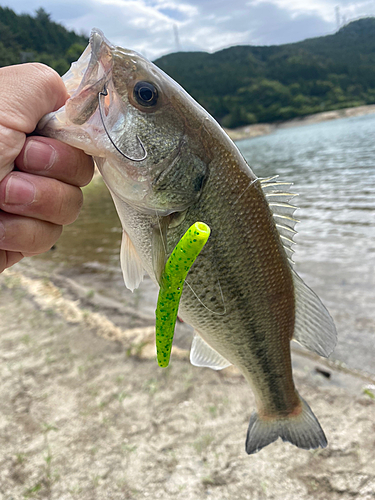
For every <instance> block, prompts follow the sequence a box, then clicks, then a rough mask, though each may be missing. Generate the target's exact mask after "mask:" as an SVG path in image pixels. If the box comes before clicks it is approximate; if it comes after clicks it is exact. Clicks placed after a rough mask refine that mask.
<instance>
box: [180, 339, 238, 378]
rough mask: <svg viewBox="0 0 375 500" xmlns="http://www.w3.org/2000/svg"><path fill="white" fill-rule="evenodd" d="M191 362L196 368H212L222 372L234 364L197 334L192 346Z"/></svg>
mask: <svg viewBox="0 0 375 500" xmlns="http://www.w3.org/2000/svg"><path fill="white" fill-rule="evenodd" d="M190 362H191V364H192V365H194V366H201V367H205V368H211V369H212V370H222V369H223V368H227V367H228V366H230V365H231V364H232V363H230V362H229V361H228V360H226V359H225V358H223V356H222V355H221V354H219V353H218V352H217V351H215V350H214V349H212V347H210V346H209V345H208V344H207V342H205V341H204V340H203V339H202V337H201V336H200V335H198V334H197V333H196V334H195V335H194V338H193V343H192V345H191V351H190Z"/></svg>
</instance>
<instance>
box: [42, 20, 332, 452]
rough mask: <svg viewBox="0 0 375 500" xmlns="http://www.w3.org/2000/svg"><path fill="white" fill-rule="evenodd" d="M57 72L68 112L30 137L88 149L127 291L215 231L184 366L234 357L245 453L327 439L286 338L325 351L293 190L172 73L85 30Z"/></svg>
mask: <svg viewBox="0 0 375 500" xmlns="http://www.w3.org/2000/svg"><path fill="white" fill-rule="evenodd" d="M63 80H64V82H65V85H66V87H67V90H68V92H69V94H70V98H69V99H68V100H67V102H66V104H65V106H63V107H62V108H61V109H59V110H58V111H56V112H54V113H50V114H49V115H46V116H45V117H44V118H43V119H42V120H41V122H40V124H39V130H38V133H40V134H42V135H46V136H49V137H54V138H57V139H59V140H61V141H63V142H65V143H67V144H70V145H72V146H75V147H77V148H80V149H82V150H84V151H85V152H86V153H87V154H89V155H92V156H93V158H94V160H95V162H96V165H97V166H98V168H99V170H100V172H101V174H102V176H103V178H104V181H105V183H106V185H107V186H108V189H109V191H110V193H111V195H112V197H113V201H114V203H115V206H116V209H117V212H118V214H119V217H120V220H121V223H122V227H123V236H122V247H121V266H122V271H123V275H124V280H125V284H126V286H127V287H128V288H129V289H131V290H134V289H135V288H136V287H137V286H138V285H139V284H140V282H141V280H142V278H143V274H144V271H146V272H147V273H148V274H149V275H150V277H151V278H152V280H153V281H154V282H155V283H157V284H160V279H161V275H162V272H163V269H164V266H165V263H166V261H167V259H168V257H169V255H170V254H171V252H172V250H173V249H174V247H175V246H176V244H177V243H178V241H179V240H180V238H181V237H182V235H183V234H184V233H185V232H186V230H187V229H188V228H189V227H190V226H191V225H192V224H194V223H195V222H196V221H202V222H204V223H206V224H207V225H208V226H209V227H210V228H211V236H210V238H209V240H208V242H207V244H206V246H205V247H204V249H203V250H202V252H201V254H200V255H199V257H198V258H197V260H196V261H195V263H194V265H193V266H192V267H191V269H190V271H189V273H188V276H187V279H186V282H185V286H184V289H183V293H182V296H181V302H180V308H179V316H180V317H181V318H182V319H183V321H185V322H187V323H188V324H190V325H192V326H193V327H194V330H195V336H194V339H193V342H192V348H191V354H190V359H191V362H192V364H193V365H195V366H202V367H210V368H212V369H214V370H219V369H222V368H225V367H227V366H229V365H231V364H233V365H236V366H237V367H238V369H239V370H240V371H241V372H242V374H243V375H244V377H245V379H246V380H247V381H248V383H249V384H250V386H251V388H252V390H253V392H254V395H255V399H256V406H257V412H254V413H253V414H252V415H251V418H250V424H249V428H248V432H247V438H246V451H247V453H248V454H252V453H255V452H257V451H259V450H261V449H262V448H263V447H264V446H267V445H268V444H270V443H272V442H274V441H276V440H277V439H278V437H280V438H281V439H282V440H283V441H288V442H290V443H292V444H294V445H296V446H298V447H299V448H303V449H312V448H318V447H322V448H324V447H325V446H326V445H327V440H326V437H325V435H324V432H323V430H322V428H321V426H320V424H319V422H318V420H317V418H316V417H315V415H314V414H313V412H312V411H311V409H310V407H309V406H308V404H307V403H306V402H305V401H304V400H303V399H302V397H300V396H299V394H298V392H297V390H296V388H295V386H294V382H293V376H292V367H291V353H290V341H291V340H292V339H294V340H296V341H298V342H299V343H300V344H302V345H303V346H305V347H306V348H308V349H310V350H312V351H314V352H316V353H318V354H319V355H321V356H328V355H329V354H330V353H331V352H332V351H333V349H334V346H335V343H336V330H335V326H334V323H333V321H332V318H331V317H330V315H329V313H328V311H327V310H326V308H325V307H324V306H323V304H322V303H321V301H320V299H319V298H318V297H317V295H315V293H314V292H313V291H312V290H311V289H310V288H308V287H307V286H306V285H305V283H304V282H303V281H302V279H301V278H300V277H299V276H298V275H297V274H296V272H295V271H294V270H293V264H292V262H291V254H292V248H291V246H292V244H293V235H294V233H295V230H294V225H295V222H296V220H295V219H294V217H293V213H294V209H295V207H294V206H292V205H290V204H289V201H290V200H291V198H292V196H293V195H292V194H290V193H289V192H288V187H286V186H289V184H288V183H287V184H284V183H280V182H278V181H277V180H276V179H275V178H271V179H259V178H257V177H256V175H255V174H254V173H253V172H252V170H251V169H250V167H249V165H248V164H247V163H246V161H245V160H244V158H243V157H242V155H241V153H240V152H239V150H238V149H237V147H236V146H235V144H234V143H233V142H232V141H231V140H230V139H229V137H228V136H227V134H226V133H225V132H224V131H223V130H222V128H221V127H220V125H219V124H218V123H217V122H216V121H215V120H214V119H213V118H212V117H211V116H210V115H209V114H208V113H207V112H206V111H205V110H204V109H203V108H202V107H201V106H200V105H199V104H198V103H197V102H195V101H194V100H193V99H192V98H191V97H190V96H189V95H188V94H187V93H186V92H185V91H184V90H183V89H182V88H181V87H180V86H179V85H178V84H177V83H176V82H175V81H173V80H172V79H171V78H170V77H169V76H167V75H166V74H165V73H164V72H163V71H161V70H160V69H159V68H158V67H156V66H155V65H154V64H152V63H151V62H149V61H148V60H146V59H145V58H144V57H142V56H141V55H139V54H138V53H136V52H134V51H132V50H127V49H123V48H121V47H117V46H114V45H112V44H111V43H110V42H109V41H108V40H107V39H106V38H105V37H104V35H103V33H102V32H101V31H100V30H98V29H94V30H93V31H92V33H91V36H90V43H89V45H88V47H87V48H86V49H85V51H84V52H83V54H82V55H81V57H80V58H79V60H78V61H77V62H75V63H73V64H72V67H71V69H70V70H69V71H68V72H67V73H66V74H65V75H64V77H63Z"/></svg>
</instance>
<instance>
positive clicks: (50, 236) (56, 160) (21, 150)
mask: <svg viewBox="0 0 375 500" xmlns="http://www.w3.org/2000/svg"><path fill="white" fill-rule="evenodd" d="M0 81H1V87H0V94H2V96H1V97H2V98H1V103H2V105H1V107H0V272H2V271H3V270H4V269H6V268H8V267H10V266H12V265H13V264H15V263H16V262H18V261H20V260H21V259H22V258H23V257H25V256H29V255H36V254H39V253H42V252H45V251H46V250H48V249H50V248H51V246H52V245H53V244H54V243H55V242H56V241H57V239H58V238H59V236H60V234H61V232H62V226H63V225H65V224H70V223H72V222H74V220H75V219H76V218H77V216H78V214H79V211H80V208H81V206H82V201H83V198H82V192H81V190H80V189H79V187H82V186H85V185H86V184H88V183H89V182H90V180H91V178H92V175H93V172H94V168H93V161H92V159H91V157H89V156H87V155H86V154H85V153H84V152H83V151H80V150H78V149H75V148H72V147H71V146H68V145H66V144H63V143H62V142H59V141H57V140H56V139H49V138H46V137H37V136H35V137H28V138H26V134H30V133H31V132H33V130H34V129H35V127H36V125H37V123H38V121H39V120H40V119H41V118H42V116H44V115H45V114H46V113H49V112H51V111H55V110H57V109H59V108H60V107H61V106H62V105H63V104H64V103H65V101H66V99H67V98H68V94H67V92H66V89H65V86H64V84H63V82H62V80H61V78H60V77H59V75H58V74H57V73H56V72H55V71H54V70H52V69H51V68H49V67H47V66H44V65H42V64H38V63H32V64H22V65H17V66H8V67H5V68H1V69H0Z"/></svg>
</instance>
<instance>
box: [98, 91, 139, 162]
mask: <svg viewBox="0 0 375 500" xmlns="http://www.w3.org/2000/svg"><path fill="white" fill-rule="evenodd" d="M107 95H108V90H107V87H106V86H105V85H104V87H103V90H102V91H101V92H99V94H98V101H99V113H100V118H101V120H102V124H103V127H104V130H105V133H106V134H107V136H108V139H109V140H110V141H111V143H112V146H113V147H114V148H115V149H116V151H118V152H119V153H120V155H122V156H124V157H125V158H126V159H127V160H130V161H137V162H138V161H143V160H145V159H146V158H147V151H146V149H145V147H144V145H143V143H142V141H141V139H140V138H139V137H138V135H136V138H137V140H138V142H139V145H140V146H141V148H142V151H143V156H142V158H131V157H130V156H128V155H126V154H125V153H124V152H123V151H121V149H120V148H119V147H118V146H116V144H115V142H114V140H113V139H112V137H111V136H110V135H109V131H108V129H107V127H106V124H105V123H104V114H103V109H102V103H101V99H100V97H101V96H104V97H106V96H107Z"/></svg>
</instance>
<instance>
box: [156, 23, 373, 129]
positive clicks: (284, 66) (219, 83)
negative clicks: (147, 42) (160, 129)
mask: <svg viewBox="0 0 375 500" xmlns="http://www.w3.org/2000/svg"><path fill="white" fill-rule="evenodd" d="M155 62H156V64H157V65H158V66H159V67H160V68H162V69H163V70H164V71H165V72H166V73H168V74H169V75H170V76H171V77H172V78H174V79H175V80H177V81H178V82H179V83H180V84H181V85H182V86H183V87H184V88H185V89H186V90H187V91H188V92H189V94H191V95H192V96H193V97H194V98H195V99H196V100H197V101H198V102H200V104H202V106H204V107H205V108H206V109H207V110H208V111H209V112H210V113H211V114H212V115H213V116H214V117H215V118H216V119H217V120H218V121H219V122H220V123H221V124H222V125H224V126H226V127H237V126H241V125H247V124H251V123H257V122H272V121H277V120H287V119H290V118H294V117H297V116H303V115H307V114H312V113H317V112H320V111H328V110H332V109H339V108H344V107H350V106H359V105H362V104H373V103H375V18H364V19H360V20H358V21H355V22H352V23H350V24H348V25H347V26H344V27H343V28H341V29H340V30H339V31H338V32H337V33H335V34H334V35H329V36H324V37H319V38H311V39H308V40H304V41H303V42H298V43H293V44H287V45H279V46H268V47H252V46H237V47H231V48H229V49H225V50H221V51H219V52H216V53H214V54H208V53H205V52H190V53H189V52H179V53H175V54H169V55H167V56H164V57H161V58H160V59H158V60H157V61H155Z"/></svg>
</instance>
